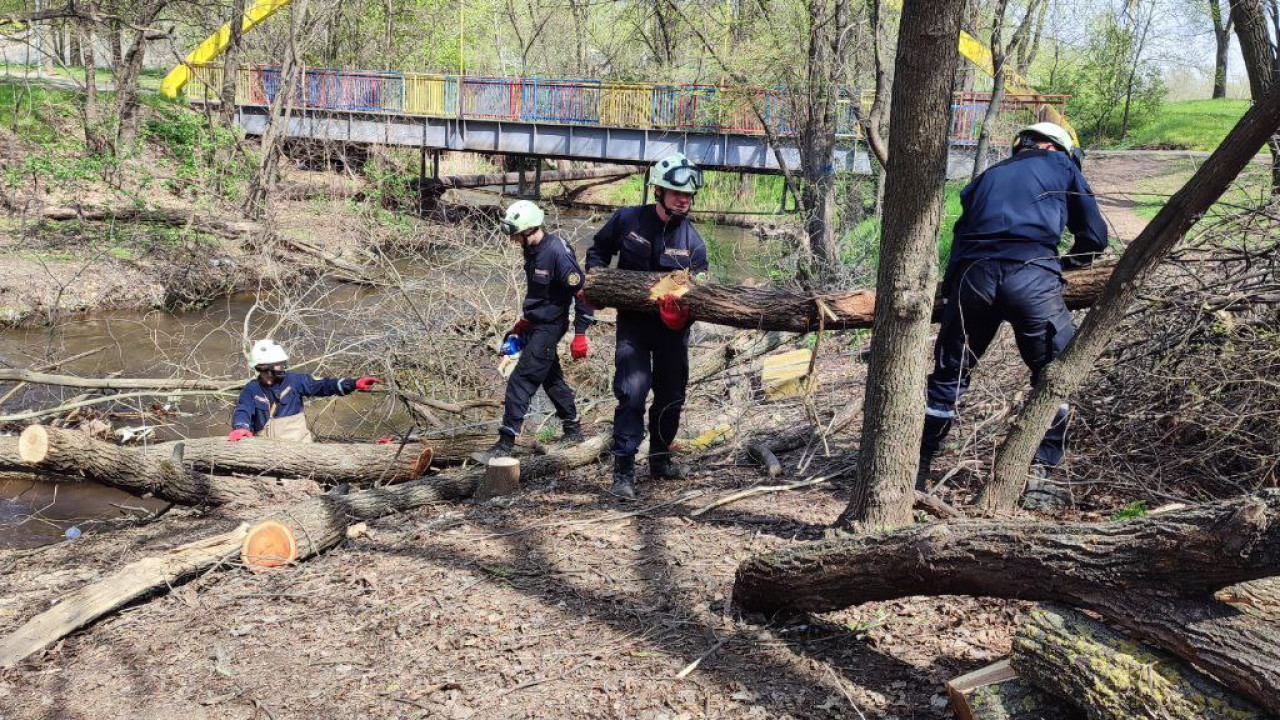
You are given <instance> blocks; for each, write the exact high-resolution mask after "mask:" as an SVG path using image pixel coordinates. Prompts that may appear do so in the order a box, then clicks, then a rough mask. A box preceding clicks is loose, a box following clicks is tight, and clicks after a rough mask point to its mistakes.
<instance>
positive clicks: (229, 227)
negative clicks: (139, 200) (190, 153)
mask: <svg viewBox="0 0 1280 720" xmlns="http://www.w3.org/2000/svg"><path fill="white" fill-rule="evenodd" d="M36 217H37V218H38V219H40V220H55V221H62V222H66V221H70V220H80V221H89V222H142V223H151V224H153V225H167V226H169V227H190V228H192V229H195V230H203V231H205V232H211V233H214V234H218V235H228V236H232V237H234V236H239V235H255V234H258V233H261V232H262V226H261V225H259V224H258V223H255V222H252V221H247V220H246V221H235V220H225V219H218V218H212V217H202V216H196V215H194V214H192V213H190V212H188V211H185V210H169V209H165V208H148V209H139V208H136V207H116V208H110V207H107V208H103V207H84V206H79V205H76V206H70V207H67V206H49V207H44V208H41V209H40V210H39V211H38V212H37V213H36Z"/></svg>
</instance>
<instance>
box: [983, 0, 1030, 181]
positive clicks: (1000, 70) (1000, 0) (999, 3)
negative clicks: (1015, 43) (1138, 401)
mask: <svg viewBox="0 0 1280 720" xmlns="http://www.w3.org/2000/svg"><path fill="white" fill-rule="evenodd" d="M1008 5H1009V0H996V4H995V8H994V9H993V10H992V13H993V16H992V19H991V42H990V43H988V45H987V47H989V48H991V71H992V72H991V97H990V98H988V99H987V111H986V112H985V113H984V114H983V116H982V127H981V128H980V129H979V130H978V144H977V146H976V147H975V148H974V155H973V172H972V173H971V174H970V176H969V177H970V179H971V180H972V179H974V178H977V177H978V176H979V175H981V174H982V171H983V170H986V169H987V148H988V147H989V146H990V145H991V130H992V126H993V125H995V123H996V118H998V117H1000V104H1001V103H1002V102H1004V93H1005V89H1004V76H1005V72H1006V68H1005V60H1006V57H1007V53H1006V52H1005V48H1004V39H1003V38H1002V37H1001V36H1002V35H1003V34H1004V16H1005V10H1006V9H1007V8H1008ZM1033 9H1034V6H1032V7H1029V8H1027V13H1028V16H1029V15H1030V13H1031V11H1032V10H1033Z"/></svg>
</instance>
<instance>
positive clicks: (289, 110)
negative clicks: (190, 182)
mask: <svg viewBox="0 0 1280 720" xmlns="http://www.w3.org/2000/svg"><path fill="white" fill-rule="evenodd" d="M307 6H308V0H299V1H298V2H296V3H293V4H291V5H290V6H289V37H288V40H287V42H286V49H285V56H284V62H283V63H281V67H280V84H279V86H278V87H277V88H276V96H275V97H274V98H272V100H271V113H270V119H269V120H268V122H267V127H266V128H265V129H264V130H263V131H262V140H261V142H260V148H261V149H260V150H259V158H258V167H257V168H256V169H255V170H254V173H253V177H252V178H250V180H249V191H248V193H247V194H246V196H245V201H244V211H245V215H247V216H248V217H249V218H251V219H253V220H261V219H262V218H263V217H264V216H265V215H266V212H267V202H268V200H269V199H270V197H271V193H272V192H273V191H274V190H275V186H276V182H277V180H278V179H279V174H280V154H281V148H280V140H281V138H282V137H283V136H284V135H285V134H286V131H287V129H288V127H287V126H288V124H289V121H290V119H291V117H292V115H293V92H294V88H295V87H296V86H297V84H298V82H299V80H300V79H299V77H298V75H299V73H300V71H301V68H300V67H299V62H300V58H299V56H298V44H297V43H298V34H299V30H300V26H301V24H302V20H303V18H305V17H306V15H307Z"/></svg>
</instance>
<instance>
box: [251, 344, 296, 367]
mask: <svg viewBox="0 0 1280 720" xmlns="http://www.w3.org/2000/svg"><path fill="white" fill-rule="evenodd" d="M288 361H289V353H287V352H285V351H284V348H282V347H280V345H279V344H278V343H276V341H275V340H271V339H266V340H259V341H257V342H255V343H254V344H253V349H252V350H250V351H249V368H250V369H253V368H256V367H258V366H259V365H275V364H277V363H282V362H288Z"/></svg>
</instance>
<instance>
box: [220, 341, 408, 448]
mask: <svg viewBox="0 0 1280 720" xmlns="http://www.w3.org/2000/svg"><path fill="white" fill-rule="evenodd" d="M288 364H289V353H287V352H285V350H284V348H282V347H280V345H279V344H278V343H276V341H274V340H259V341H257V342H255V343H254V344H253V348H252V349H251V350H250V351H249V367H251V368H253V369H254V370H255V371H256V372H257V373H258V377H257V379H255V380H251V381H250V382H249V384H248V385H245V386H244V389H243V390H241V391H240V399H239V400H238V401H237V402H236V409H235V413H234V414H233V415H232V418H231V434H230V435H227V441H228V442H239V441H241V440H243V439H245V438H251V437H253V436H254V435H261V436H262V437H267V438H273V439H276V440H292V441H294V442H305V443H309V442H313V438H312V437H311V429H310V428H309V427H307V416H306V414H305V413H303V411H302V399H303V398H305V397H326V396H329V395H349V394H351V393H352V392H355V391H357V390H358V391H361V392H368V391H369V390H370V389H371V388H373V386H374V385H375V384H377V383H380V382H382V381H381V380H379V379H378V378H376V377H362V378H358V379H351V378H316V377H312V376H311V375H309V374H307V373H298V372H286V368H287V367H288Z"/></svg>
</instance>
